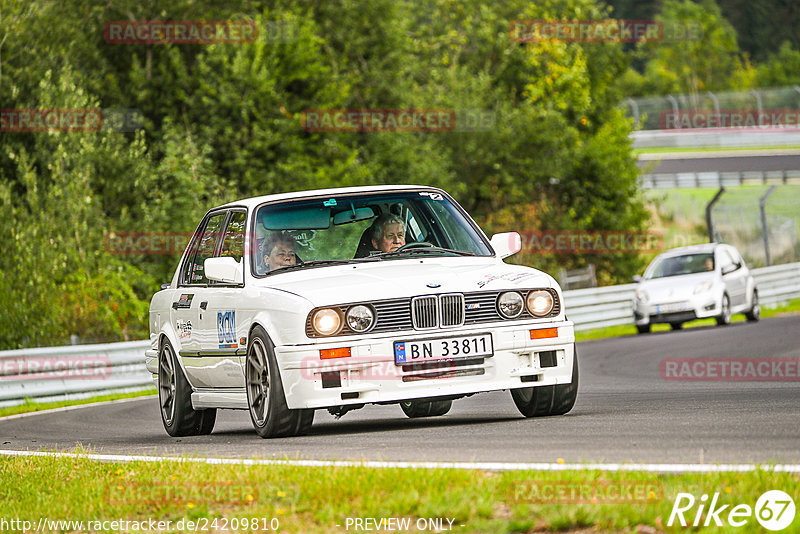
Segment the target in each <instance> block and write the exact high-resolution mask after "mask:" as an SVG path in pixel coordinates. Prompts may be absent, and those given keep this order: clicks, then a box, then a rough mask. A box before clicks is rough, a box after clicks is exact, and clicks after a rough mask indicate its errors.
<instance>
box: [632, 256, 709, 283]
mask: <svg viewBox="0 0 800 534" xmlns="http://www.w3.org/2000/svg"><path fill="white" fill-rule="evenodd" d="M713 270H714V254H713V253H712V252H709V253H704V254H686V255H684V256H667V257H661V258H656V260H655V261H654V262H653V264H652V265H651V266H650V267H649V268H648V269H647V272H646V273H645V275H644V278H645V280H650V279H653V278H665V277H667V276H679V275H682V274H694V273H704V272H709V271H713Z"/></svg>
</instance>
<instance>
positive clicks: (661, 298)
mask: <svg viewBox="0 0 800 534" xmlns="http://www.w3.org/2000/svg"><path fill="white" fill-rule="evenodd" d="M706 280H714V274H713V273H695V274H684V275H680V276H667V277H665V278H654V279H652V280H645V281H644V282H642V283H640V284H639V287H638V289H641V290H644V291H646V292H647V295H648V297H649V302H651V303H653V302H678V301H684V300H689V299H690V298H692V295H694V290H695V288H696V287H697V285H698V284H701V283H703V282H705V281H706Z"/></svg>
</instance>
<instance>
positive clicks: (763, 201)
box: [758, 185, 778, 267]
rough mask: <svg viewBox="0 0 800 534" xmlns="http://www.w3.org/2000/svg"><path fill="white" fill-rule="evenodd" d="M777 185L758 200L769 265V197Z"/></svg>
mask: <svg viewBox="0 0 800 534" xmlns="http://www.w3.org/2000/svg"><path fill="white" fill-rule="evenodd" d="M776 187H778V186H777V185H772V186H770V188H769V189H767V192H766V193H764V196H763V197H761V198H760V199H759V200H758V209H759V210H760V211H761V232H762V235H763V236H764V255H765V256H766V259H767V267H769V266H770V265H771V262H770V257H769V236H768V235H767V199H768V198H769V196H770V195H771V194H772V192H773V191H775V188H776Z"/></svg>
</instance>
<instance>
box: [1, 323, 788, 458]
mask: <svg viewBox="0 0 800 534" xmlns="http://www.w3.org/2000/svg"><path fill="white" fill-rule="evenodd" d="M798 332H800V315H795V316H786V317H778V318H771V319H765V320H762V321H761V322H759V323H755V324H749V323H747V324H745V323H738V324H733V325H731V326H728V327H701V328H695V329H688V330H684V331H679V332H665V333H658V334H650V335H645V336H628V337H624V338H616V339H607V340H600V341H593V342H585V343H580V344H579V345H578V351H579V354H580V358H581V359H580V373H581V389H580V393H579V396H578V401H577V403H576V405H575V408H574V409H573V410H572V412H570V413H569V414H568V415H566V416H560V417H551V418H543V419H524V418H523V417H521V416H520V415H519V413H518V412H517V409H516V407H515V406H514V404H513V402H512V400H511V396H510V395H509V393H508V392H499V393H487V394H481V395H476V396H474V397H471V398H468V399H463V400H460V401H456V402H455V403H454V405H453V409H452V410H451V412H450V413H449V414H447V415H446V416H443V417H438V418H429V419H416V420H411V419H407V418H406V417H405V416H404V415H403V413H402V411H401V410H400V408H399V407H398V406H395V405H392V406H367V407H366V408H364V409H363V410H359V411H355V412H351V413H349V414H347V415H345V416H344V417H343V418H342V419H341V420H339V421H336V420H334V419H333V417H331V416H330V415H329V414H328V413H327V412H325V411H317V414H316V419H315V423H314V426H313V427H312V429H311V433H310V434H309V435H307V436H303V437H298V438H290V439H275V440H263V439H261V438H259V437H258V436H257V435H256V434H255V432H254V431H253V430H252V428H251V424H250V419H249V416H248V414H247V412H244V411H221V412H220V414H219V417H218V418H217V425H216V427H215V429H214V433H213V434H212V435H210V436H202V437H190V438H177V439H176V438H170V437H169V436H167V434H166V433H165V432H164V430H163V428H162V426H161V420H160V417H159V414H158V402H157V399H156V398H155V397H148V398H144V399H140V400H135V401H131V402H124V403H121V404H109V405H105V406H98V407H88V408H81V409H77V410H72V411H67V412H61V413H51V414H39V415H34V416H31V417H24V418H19V419H9V420H0V449H18V450H19V449H28V450H38V449H47V450H53V449H59V450H70V449H72V448H73V447H74V446H75V445H76V444H77V443H81V444H83V445H84V446H86V447H88V448H89V449H91V450H93V451H94V452H97V453H107V454H151V455H167V454H178V455H190V456H218V457H266V458H270V457H271V458H281V459H283V458H286V457H289V458H298V457H299V458H303V459H356V460H362V459H370V460H409V461H413V460H429V461H430V460H435V461H501V462H554V461H557V459H558V458H563V459H564V460H565V461H566V462H567V463H571V462H583V461H594V462H646V463H744V462H777V463H800V409H799V408H800V382H797V381H795V382H720V381H715V382H687V381H666V380H664V379H662V378H661V376H660V372H659V362H660V361H661V360H662V359H663V358H666V357H737V358H744V357H751V358H752V357H758V358H762V357H763V358H766V357H794V358H797V357H799V356H800V334H799V333H798Z"/></svg>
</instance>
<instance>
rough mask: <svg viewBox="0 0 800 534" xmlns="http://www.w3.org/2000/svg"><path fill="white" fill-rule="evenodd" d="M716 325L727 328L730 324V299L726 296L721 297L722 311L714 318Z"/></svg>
mask: <svg viewBox="0 0 800 534" xmlns="http://www.w3.org/2000/svg"><path fill="white" fill-rule="evenodd" d="M715 319H716V320H717V325H719V326H727V325H729V324H731V299H729V298H728V295H722V309H721V312H720V314H719V315H717V316H716V317H715Z"/></svg>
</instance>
